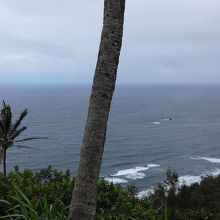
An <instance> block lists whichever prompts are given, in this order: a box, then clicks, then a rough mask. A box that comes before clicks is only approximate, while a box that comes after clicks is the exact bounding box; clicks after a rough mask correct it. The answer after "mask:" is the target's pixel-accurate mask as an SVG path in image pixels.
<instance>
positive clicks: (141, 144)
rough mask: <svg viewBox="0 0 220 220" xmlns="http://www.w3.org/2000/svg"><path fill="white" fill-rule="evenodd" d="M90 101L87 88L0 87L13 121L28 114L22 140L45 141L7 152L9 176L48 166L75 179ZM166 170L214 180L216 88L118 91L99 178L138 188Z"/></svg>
mask: <svg viewBox="0 0 220 220" xmlns="http://www.w3.org/2000/svg"><path fill="white" fill-rule="evenodd" d="M89 94H90V87H89V86H70V85H68V86H23V87H22V86H6V85H4V86H1V87H0V100H2V99H4V100H5V101H6V102H7V103H9V104H10V105H11V106H12V108H13V110H14V112H15V114H14V116H15V117H14V118H16V116H18V114H19V113H20V112H21V111H22V110H23V109H24V108H25V107H27V108H28V110H29V115H28V116H27V118H26V119H25V121H24V124H25V125H27V126H28V130H27V131H26V132H25V133H24V135H23V137H29V136H47V137H48V138H49V139H48V140H37V141H31V142H27V143H26V144H27V145H28V146H30V147H32V149H18V148H12V149H11V150H9V152H8V160H7V161H8V169H13V167H14V166H15V165H19V167H20V168H21V169H24V168H32V169H34V170H39V169H41V168H45V167H47V166H48V165H52V166H53V167H55V168H58V169H62V170H65V169H67V168H69V169H71V171H72V173H73V174H74V175H75V173H76V169H77V163H78V160H79V152H80V147H81V142H82V135H83V132H84V126H85V120H86V116H87V108H88V100H89ZM171 119H172V120H171ZM168 168H171V169H174V170H176V171H177V172H178V173H179V175H180V176H184V177H185V179H186V181H193V180H194V179H196V178H198V176H200V175H207V174H211V173H215V174H217V173H220V172H219V171H220V85H201V86H195V85H166V86H165V85H163V86H162V85H146V86H143V85H142V86H118V87H117V88H116V92H115V95H114V98H113V103H112V108H111V113H110V119H109V125H108V133H107V140H106V146H105V152H104V158H103V164H102V169H101V176H105V178H106V179H107V180H109V181H114V182H120V183H125V184H135V185H137V186H138V187H139V189H144V188H146V187H148V186H151V185H154V184H155V183H156V182H158V181H161V180H163V179H164V178H165V172H166V170H167V169H168Z"/></svg>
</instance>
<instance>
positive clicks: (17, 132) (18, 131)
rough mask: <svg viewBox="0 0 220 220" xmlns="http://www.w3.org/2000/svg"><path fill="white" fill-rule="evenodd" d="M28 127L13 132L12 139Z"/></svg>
mask: <svg viewBox="0 0 220 220" xmlns="http://www.w3.org/2000/svg"><path fill="white" fill-rule="evenodd" d="M26 129H27V127H22V128H20V129H18V130H16V131H15V132H13V134H12V135H11V136H10V140H11V141H13V140H14V139H15V138H16V137H18V136H19V135H20V134H21V133H22V132H23V131H24V130H26Z"/></svg>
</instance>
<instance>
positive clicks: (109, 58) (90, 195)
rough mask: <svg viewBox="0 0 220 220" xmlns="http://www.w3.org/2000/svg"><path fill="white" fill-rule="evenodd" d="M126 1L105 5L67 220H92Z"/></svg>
mask: <svg viewBox="0 0 220 220" xmlns="http://www.w3.org/2000/svg"><path fill="white" fill-rule="evenodd" d="M124 10H125V0H105V1H104V22H103V29H102V35H101V43H100V47H99V53H98V60H97V64H96V70H95V75H94V79H93V86H92V91H91V96H90V102H89V110H88V116H87V122H86V128H85V132H84V137H83V143H82V149H81V154H80V162H79V167H78V173H77V176H76V180H75V188H74V190H73V195H72V201H71V206H70V213H69V219H70V220H94V219H95V215H96V194H97V182H98V179H99V171H100V167H101V163H102V155H103V150H104V144H105V139H106V129H107V122H108V116H109V111H110V105H111V100H112V96H113V92H114V89H115V81H116V75H117V68H118V63H119V56H120V51H121V45H122V35H123V24H124Z"/></svg>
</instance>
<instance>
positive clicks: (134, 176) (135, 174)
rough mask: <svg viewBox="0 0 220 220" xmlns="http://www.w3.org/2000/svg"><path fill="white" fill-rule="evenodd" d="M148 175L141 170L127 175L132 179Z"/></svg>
mask: <svg viewBox="0 0 220 220" xmlns="http://www.w3.org/2000/svg"><path fill="white" fill-rule="evenodd" d="M145 176H146V175H145V174H144V173H141V172H136V173H130V174H128V175H125V177H126V178H128V179H132V180H139V179H143V178H144V177H145Z"/></svg>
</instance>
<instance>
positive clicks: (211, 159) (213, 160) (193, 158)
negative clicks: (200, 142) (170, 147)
mask: <svg viewBox="0 0 220 220" xmlns="http://www.w3.org/2000/svg"><path fill="white" fill-rule="evenodd" d="M190 158H191V159H192V160H206V161H209V162H211V163H220V159H219V158H214V157H190Z"/></svg>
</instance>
